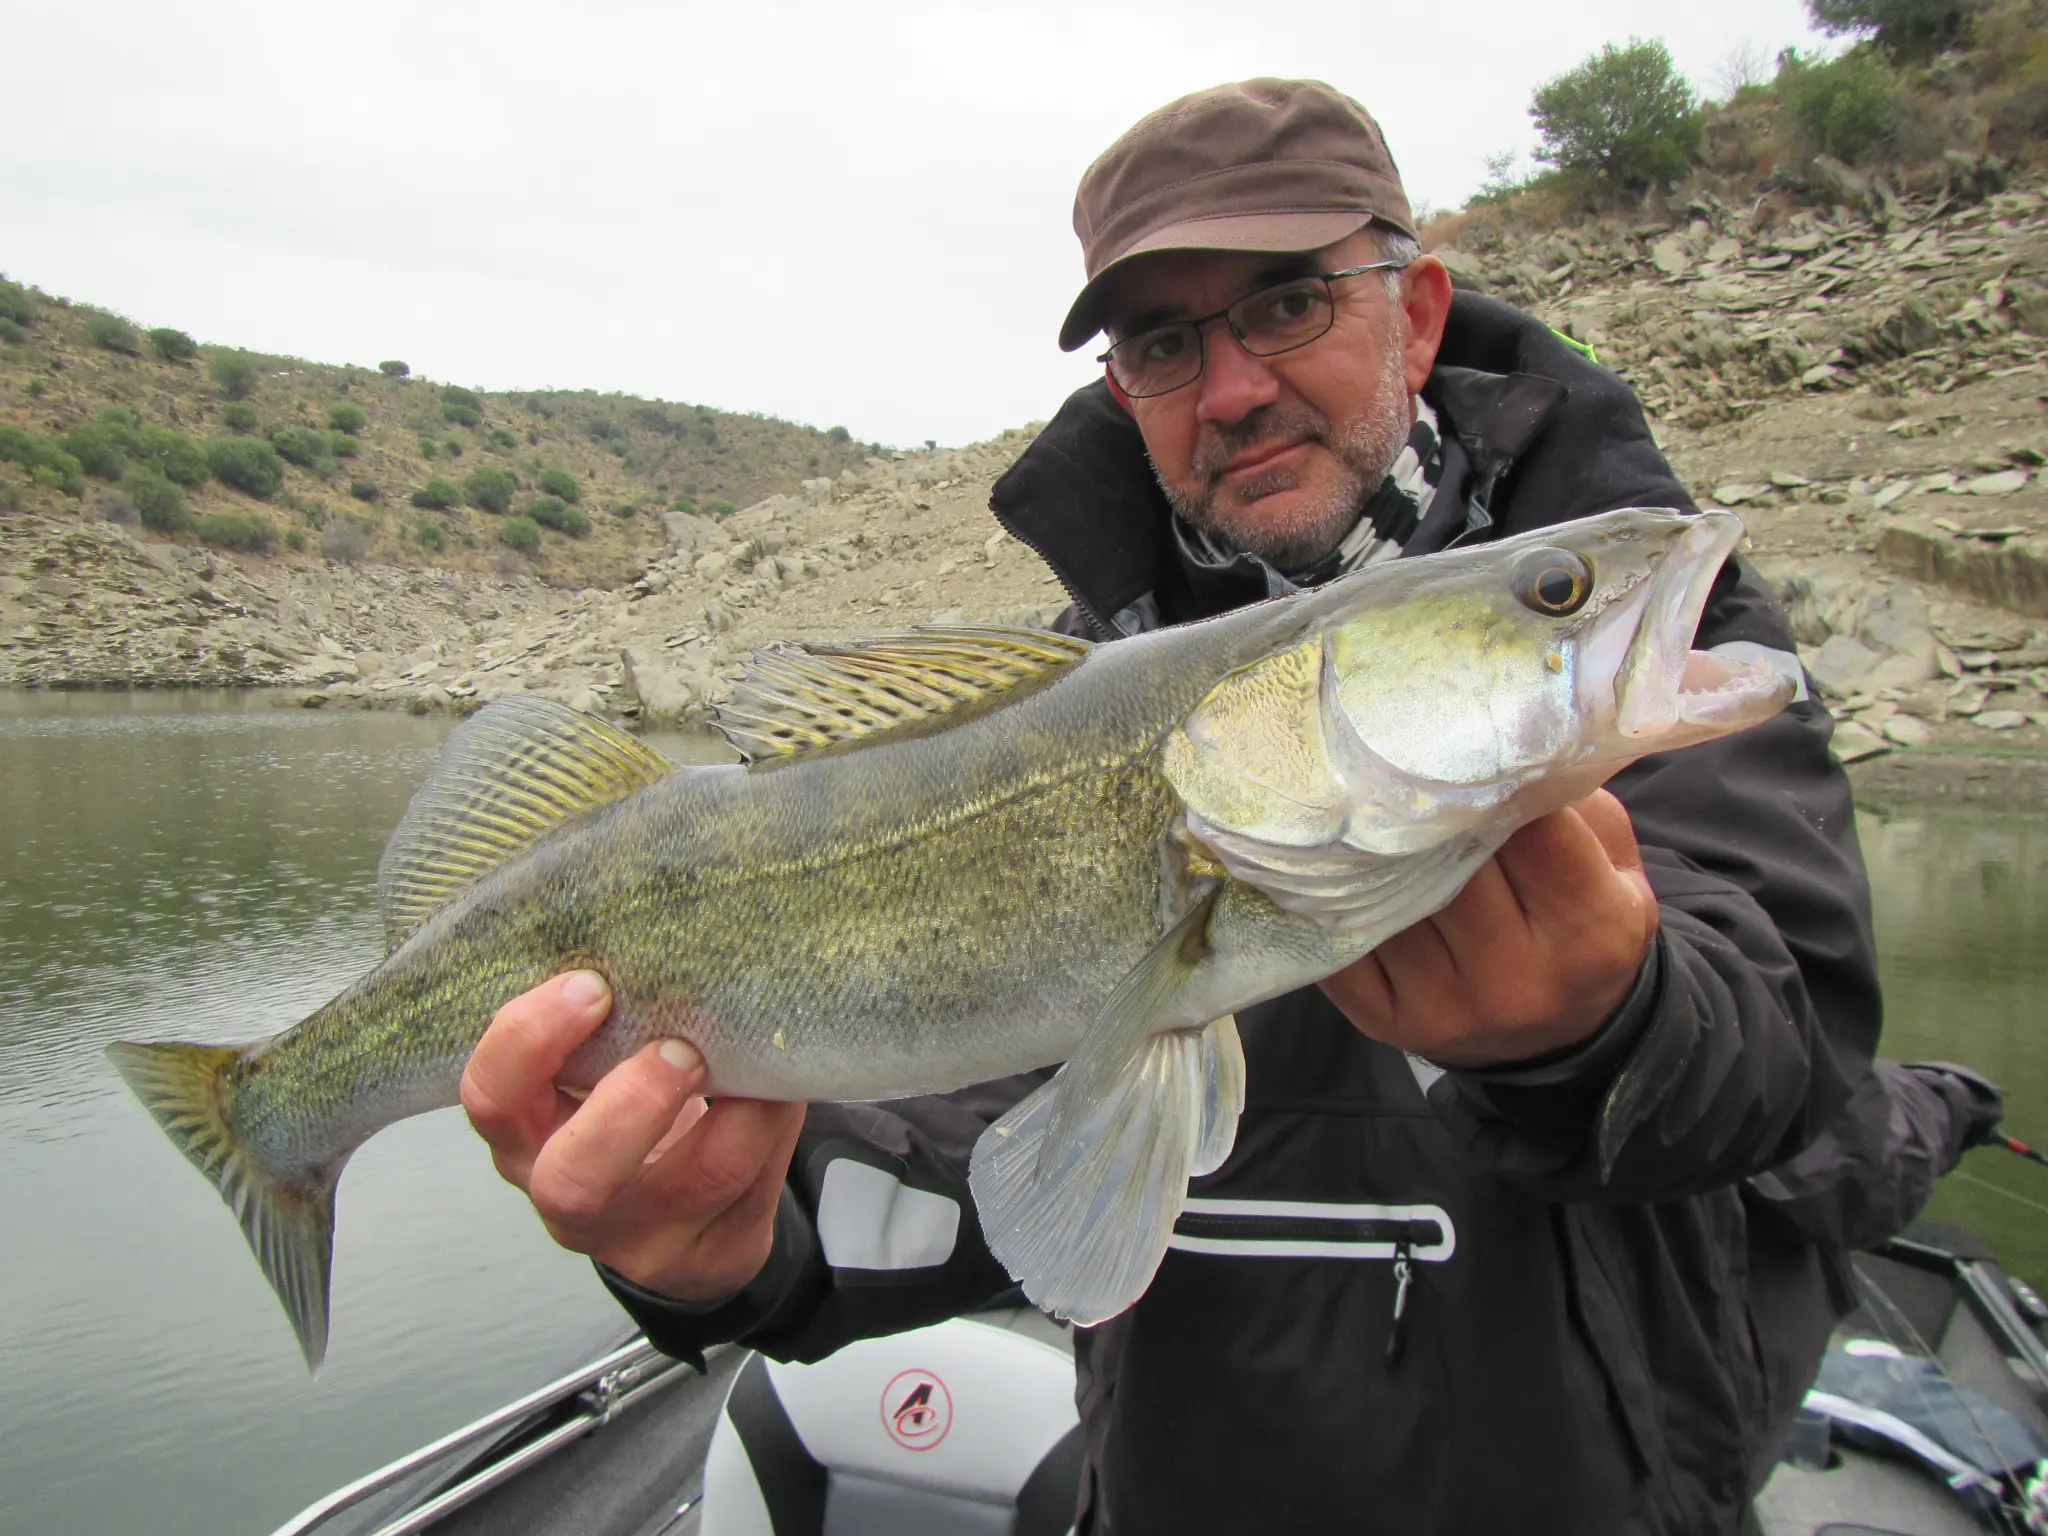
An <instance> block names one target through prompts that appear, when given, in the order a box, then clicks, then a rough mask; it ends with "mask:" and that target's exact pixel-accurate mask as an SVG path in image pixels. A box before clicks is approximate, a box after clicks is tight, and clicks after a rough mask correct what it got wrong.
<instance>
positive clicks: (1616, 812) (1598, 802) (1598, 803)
mask: <svg viewBox="0 0 2048 1536" xmlns="http://www.w3.org/2000/svg"><path fill="white" fill-rule="evenodd" d="M1571 808H1572V809H1573V810H1575V811H1577V812H1578V813H1579V818H1580V819H1581V820H1582V821H1584V822H1585V823H1586V825H1587V827H1588V828H1590V829H1591V831H1592V833H1593V836H1594V837H1595V838H1597V839H1598V840H1599V843H1600V847H1601V850H1602V851H1603V852H1604V853H1605V854H1606V855H1607V861H1608V863H1610V864H1612V865H1613V866H1614V867H1615V868H1616V869H1619V870H1622V871H1624V872H1626V871H1628V870H1636V869H1641V868H1642V867H1643V850H1642V849H1641V848H1640V847H1638V846H1637V844H1636V827H1635V823H1634V822H1633V821H1631V820H1629V814H1628V807H1627V806H1625V805H1623V804H1622V803H1621V802H1620V801H1619V800H1617V799H1615V798H1614V796H1613V795H1611V794H1609V793H1608V792H1607V791H1606V790H1604V789H1596V790H1594V791H1593V793H1592V794H1590V795H1588V796H1586V798H1585V799H1583V800H1580V801H1578V802H1577V803H1576V804H1574V805H1573V806H1572V807H1571Z"/></svg>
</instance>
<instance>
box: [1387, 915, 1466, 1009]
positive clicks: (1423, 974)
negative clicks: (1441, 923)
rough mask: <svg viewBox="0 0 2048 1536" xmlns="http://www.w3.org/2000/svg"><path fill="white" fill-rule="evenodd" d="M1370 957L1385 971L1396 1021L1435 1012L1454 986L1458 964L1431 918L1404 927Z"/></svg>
mask: <svg viewBox="0 0 2048 1536" xmlns="http://www.w3.org/2000/svg"><path fill="white" fill-rule="evenodd" d="M1373 957H1374V958H1375V959H1377V960H1378V961H1379V963H1380V969H1381V970H1383V971H1385V972H1386V976H1387V989H1388V991H1389V993H1391V995H1392V998H1393V1008H1392V1014H1393V1017H1394V1019H1395V1020H1396V1021H1397V1022H1399V1021H1402V1020H1404V1019H1413V1018H1417V1017H1430V1016H1433V1015H1435V1014H1436V1013H1437V1012H1438V1011H1439V1008H1440V1006H1441V1004H1442V1003H1443V1001H1444V1000H1445V999H1446V998H1447V997H1448V996H1449V994H1451V993H1453V992H1454V991H1456V989H1457V986H1458V967H1457V965H1456V964H1455V962H1453V961H1452V959H1451V950H1450V946H1449V945H1448V944H1446V943H1445V942H1444V936H1443V932H1442V930H1441V929H1439V928H1438V927H1437V926H1436V923H1435V921H1434V920H1433V919H1431V918H1426V917H1425V918H1424V919H1423V920H1422V921H1421V922H1419V923H1415V924H1412V925H1410V926H1409V927H1406V928H1403V929H1402V930H1401V931H1400V932H1399V933H1397V934H1395V935H1394V936H1393V937H1392V938H1391V939H1388V940H1386V941H1385V942H1384V943H1382V944H1381V945H1380V947H1379V948H1378V949H1376V950H1374V951H1373Z"/></svg>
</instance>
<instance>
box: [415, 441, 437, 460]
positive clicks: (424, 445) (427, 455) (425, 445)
mask: <svg viewBox="0 0 2048 1536" xmlns="http://www.w3.org/2000/svg"><path fill="white" fill-rule="evenodd" d="M440 451H441V445H440V444H439V443H437V442H435V441H434V440H433V439H432V438H431V437H423V438H421V439H420V457H421V458H423V459H431V458H433V457H434V455H435V454H437V453H439V452H440Z"/></svg>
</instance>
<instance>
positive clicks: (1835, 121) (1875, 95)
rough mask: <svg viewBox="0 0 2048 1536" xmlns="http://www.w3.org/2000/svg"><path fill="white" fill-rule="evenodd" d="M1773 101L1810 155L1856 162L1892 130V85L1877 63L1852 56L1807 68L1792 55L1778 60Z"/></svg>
mask: <svg viewBox="0 0 2048 1536" xmlns="http://www.w3.org/2000/svg"><path fill="white" fill-rule="evenodd" d="M1777 85H1778V100H1779V101H1780V102H1781V103H1782V104H1783V105H1784V108H1785V111H1786V112H1787V113H1788V114H1789V115H1790V117H1791V119H1792V121H1793V123H1794V124H1796V125H1797V126H1798V128H1799V131H1800V132H1801V133H1802V134H1804V135H1805V137H1806V138H1807V139H1808V140H1809V141H1810V142H1811V143H1812V144H1813V146H1814V148H1815V149H1819V150H1825V151H1826V152H1827V153H1828V154H1831V155H1835V156H1838V157H1839V158H1841V159H1843V160H1861V159H1863V158H1864V157H1866V156H1868V155H1870V154H1872V153H1873V152H1874V151H1876V150H1879V149H1881V148H1883V147H1884V146H1885V145H1886V144H1888V143H1890V142H1891V138H1892V135H1893V133H1894V132H1895V131H1896V130H1897V128H1898V121H1899V107H1898V81H1897V79H1896V78H1895V77H1894V76H1893V74H1892V72H1891V71H1890V70H1889V69H1887V68H1885V66H1884V63H1883V61H1882V60H1880V59H1878V58H1876V57H1874V56H1873V55H1871V54H1870V53H1868V52H1865V51H1861V50H1852V51H1851V52H1849V53H1846V54H1844V55H1842V57H1841V58H1839V59H1828V60H1824V61H1823V62H1821V63H1818V64H1809V63H1808V62H1807V61H1806V60H1804V59H1802V58H1800V57H1799V54H1798V51H1797V50H1796V49H1792V48H1787V49H1786V50H1785V51H1784V53H1783V54H1781V55H1780V56H1779V59H1778V81H1777Z"/></svg>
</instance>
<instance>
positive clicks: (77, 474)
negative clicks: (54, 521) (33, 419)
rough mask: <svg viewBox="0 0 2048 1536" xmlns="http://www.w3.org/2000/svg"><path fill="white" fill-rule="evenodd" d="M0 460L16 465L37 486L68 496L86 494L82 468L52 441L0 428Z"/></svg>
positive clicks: (15, 428)
mask: <svg viewBox="0 0 2048 1536" xmlns="http://www.w3.org/2000/svg"><path fill="white" fill-rule="evenodd" d="M0 460H12V461H13V462H14V463H16V464H19V465H20V466H21V467H22V469H23V470H25V471H26V472H27V474H28V477H29V478H30V479H31V480H33V481H35V483H36V484H37V485H47V486H50V487H52V488H53V489H56V490H60V491H62V492H63V493H64V494H65V495H67V496H83V495H84V494H85V466H84V465H83V464H81V463H79V462H78V460H76V459H74V458H73V457H72V456H71V455H70V454H68V453H66V452H65V451H64V445H63V444H62V443H60V442H58V441H57V440H56V439H55V438H54V437H45V436H43V435H42V434H41V433H40V432H24V431H22V430H21V428H19V427H5V426H0Z"/></svg>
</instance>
